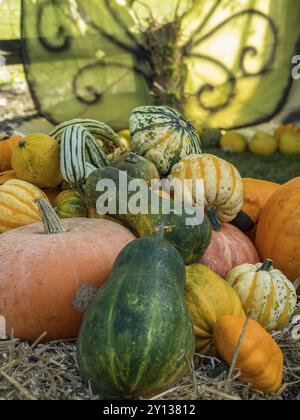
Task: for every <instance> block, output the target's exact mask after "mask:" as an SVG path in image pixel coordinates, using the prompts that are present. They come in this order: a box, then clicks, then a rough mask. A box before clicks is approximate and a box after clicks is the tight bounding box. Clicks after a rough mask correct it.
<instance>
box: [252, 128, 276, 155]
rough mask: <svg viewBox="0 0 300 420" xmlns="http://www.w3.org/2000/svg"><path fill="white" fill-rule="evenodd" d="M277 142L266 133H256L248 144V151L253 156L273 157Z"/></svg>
mask: <svg viewBox="0 0 300 420" xmlns="http://www.w3.org/2000/svg"><path fill="white" fill-rule="evenodd" d="M277 147H278V144H277V141H276V139H275V137H273V136H271V135H270V134H268V133H257V134H256V135H255V136H254V138H253V139H252V141H251V143H250V146H249V148H250V150H251V152H252V153H254V154H255V155H260V156H273V155H274V154H275V153H276V151H277Z"/></svg>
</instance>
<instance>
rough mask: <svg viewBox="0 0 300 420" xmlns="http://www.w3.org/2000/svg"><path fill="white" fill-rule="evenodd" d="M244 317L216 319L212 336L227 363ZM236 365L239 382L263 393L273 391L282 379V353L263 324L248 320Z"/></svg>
mask: <svg viewBox="0 0 300 420" xmlns="http://www.w3.org/2000/svg"><path fill="white" fill-rule="evenodd" d="M244 325H245V319H244V318H242V317H239V316H223V317H221V318H219V319H218V321H217V324H216V327H215V330H214V339H215V344H216V347H217V351H218V353H219V355H220V356H221V357H222V359H223V360H225V362H226V363H227V364H228V365H231V364H232V361H233V357H234V354H235V352H236V350H237V347H238V344H239V341H240V337H241V335H242V331H243V329H244ZM236 368H237V369H239V370H240V371H241V376H240V378H239V379H240V381H241V382H243V383H246V384H251V386H252V388H254V389H257V390H258V391H263V392H276V391H277V390H278V389H279V388H280V385H281V383H282V379H283V354H282V352H281V350H280V348H279V347H278V345H277V344H276V342H275V341H274V340H273V338H272V337H271V335H270V334H268V333H267V332H266V331H265V330H264V329H263V327H261V326H260V325H259V324H258V323H257V322H256V321H253V320H249V323H248V326H247V328H246V331H245V335H244V337H243V341H242V344H241V348H240V352H239V355H238V359H237V364H236Z"/></svg>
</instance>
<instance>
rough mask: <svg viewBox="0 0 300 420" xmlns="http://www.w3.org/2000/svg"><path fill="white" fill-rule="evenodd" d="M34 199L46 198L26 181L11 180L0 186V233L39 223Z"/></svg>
mask: <svg viewBox="0 0 300 420" xmlns="http://www.w3.org/2000/svg"><path fill="white" fill-rule="evenodd" d="M36 198H47V197H46V195H45V194H44V192H43V191H41V190H40V189H39V188H37V187H35V186H34V185H31V184H29V183H28V182H26V181H21V180H18V179H13V180H10V181H7V182H6V183H5V184H3V185H0V233H3V232H6V231H8V230H10V229H15V228H18V227H20V226H25V225H29V224H31V223H36V222H38V221H40V220H41V219H40V214H39V211H38V208H37V206H36V204H34V202H33V200H34V199H36ZM1 239H2V236H1ZM0 249H1V247H0Z"/></svg>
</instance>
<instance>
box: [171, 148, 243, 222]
mask: <svg viewBox="0 0 300 420" xmlns="http://www.w3.org/2000/svg"><path fill="white" fill-rule="evenodd" d="M174 179H179V180H180V181H182V182H183V181H184V180H189V179H192V180H193V183H194V182H196V181H197V180H203V181H204V191H205V207H206V210H207V211H209V212H210V214H211V215H213V214H214V218H215V219H218V220H219V221H221V222H223V223H226V222H231V221H232V220H233V219H234V218H235V217H236V215H237V214H238V213H239V211H240V210H241V208H242V205H243V182H242V178H241V176H240V174H239V172H238V170H237V169H236V168H235V167H234V166H233V165H231V164H230V163H229V162H227V161H225V160H223V159H220V158H218V157H216V156H213V155H209V154H203V155H193V156H188V157H186V158H185V159H182V160H181V161H180V162H179V163H178V164H177V165H175V166H174V167H173V169H172V171H171V175H170V180H171V181H172V180H174ZM192 195H193V199H194V201H196V199H197V197H196V189H195V187H194V186H193V190H192ZM201 204H202V203H200V205H201Z"/></svg>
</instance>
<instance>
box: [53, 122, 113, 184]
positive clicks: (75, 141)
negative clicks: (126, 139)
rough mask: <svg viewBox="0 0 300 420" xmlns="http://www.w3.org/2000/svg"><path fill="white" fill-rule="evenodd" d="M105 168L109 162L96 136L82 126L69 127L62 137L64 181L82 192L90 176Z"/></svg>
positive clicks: (61, 165)
mask: <svg viewBox="0 0 300 420" xmlns="http://www.w3.org/2000/svg"><path fill="white" fill-rule="evenodd" d="M104 166H108V160H107V157H106V155H105V153H104V151H103V149H102V148H101V146H99V144H98V143H97V142H96V140H95V138H94V136H93V135H92V134H91V133H90V132H89V131H88V130H87V129H86V128H84V127H83V126H82V125H79V124H74V125H69V126H68V127H67V128H66V129H65V130H64V131H63V134H62V137H61V164H60V167H61V172H62V176H63V179H64V180H65V181H66V182H67V183H68V184H69V185H71V186H72V187H73V188H75V189H79V190H80V189H81V188H82V185H83V184H84V182H85V180H86V179H87V178H88V176H89V175H90V174H91V173H92V172H94V171H95V170H96V169H100V168H102V167H104Z"/></svg>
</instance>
